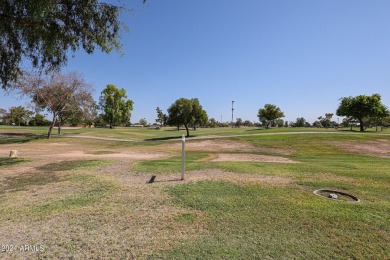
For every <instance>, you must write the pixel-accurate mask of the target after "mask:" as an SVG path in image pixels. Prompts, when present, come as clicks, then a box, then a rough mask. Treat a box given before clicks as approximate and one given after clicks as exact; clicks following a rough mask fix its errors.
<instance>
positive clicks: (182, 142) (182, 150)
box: [181, 135, 186, 180]
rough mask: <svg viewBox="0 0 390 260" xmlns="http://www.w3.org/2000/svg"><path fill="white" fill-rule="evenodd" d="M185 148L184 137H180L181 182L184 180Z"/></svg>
mask: <svg viewBox="0 0 390 260" xmlns="http://www.w3.org/2000/svg"><path fill="white" fill-rule="evenodd" d="M185 146H186V137H185V136H184V135H182V137H181V180H184V159H185Z"/></svg>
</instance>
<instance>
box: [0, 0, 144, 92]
mask: <svg viewBox="0 0 390 260" xmlns="http://www.w3.org/2000/svg"><path fill="white" fill-rule="evenodd" d="M143 2H145V0H144V1H143ZM120 9H121V7H120V6H118V5H115V4H112V3H105V2H101V1H98V0H57V1H37V0H35V1H18V0H3V1H0V84H1V85H2V87H3V88H6V87H8V84H9V83H10V82H12V81H15V80H16V79H17V78H18V76H20V74H21V68H20V66H21V63H22V61H25V60H26V59H28V60H30V61H31V62H32V66H33V67H34V68H38V69H39V70H42V69H58V68H60V67H61V66H63V65H65V64H66V62H67V57H68V54H69V53H70V52H72V53H75V52H76V51H78V50H79V49H80V48H82V49H84V50H85V51H86V52H87V53H88V54H91V53H93V52H94V51H95V49H96V48H99V49H100V50H101V51H103V52H105V53H109V52H110V51H111V50H113V49H119V48H120V43H119V40H118V39H119V37H120V34H119V32H120V28H121V27H123V28H125V26H124V25H123V24H122V23H121V22H120V21H119V15H120ZM125 29H126V28H125Z"/></svg>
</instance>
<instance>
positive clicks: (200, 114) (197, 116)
mask: <svg viewBox="0 0 390 260" xmlns="http://www.w3.org/2000/svg"><path fill="white" fill-rule="evenodd" d="M191 102H192V123H191V124H192V126H193V128H194V130H196V127H197V126H198V125H200V126H202V125H205V124H207V122H208V121H209V118H208V116H207V113H206V111H205V110H203V107H202V106H201V105H200V103H199V100H198V99H197V98H192V99H191Z"/></svg>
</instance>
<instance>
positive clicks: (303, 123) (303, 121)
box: [293, 117, 306, 127]
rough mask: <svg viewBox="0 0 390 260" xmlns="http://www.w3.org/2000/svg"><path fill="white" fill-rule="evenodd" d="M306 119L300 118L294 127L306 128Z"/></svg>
mask: <svg viewBox="0 0 390 260" xmlns="http://www.w3.org/2000/svg"><path fill="white" fill-rule="evenodd" d="M305 125H306V119H305V118H304V117H298V118H297V119H296V120H295V123H294V124H293V126H294V127H305Z"/></svg>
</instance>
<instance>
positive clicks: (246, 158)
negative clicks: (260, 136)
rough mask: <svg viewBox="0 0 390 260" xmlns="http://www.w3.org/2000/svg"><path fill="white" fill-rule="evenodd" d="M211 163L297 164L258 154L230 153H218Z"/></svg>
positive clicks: (289, 160)
mask: <svg viewBox="0 0 390 260" xmlns="http://www.w3.org/2000/svg"><path fill="white" fill-rule="evenodd" d="M211 162H271V163H299V162H297V161H294V160H291V159H288V158H284V157H280V156H271V155H258V154H249V153H247V154H242V153H240V154H232V153H220V154H217V158H215V159H213V160H211Z"/></svg>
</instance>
